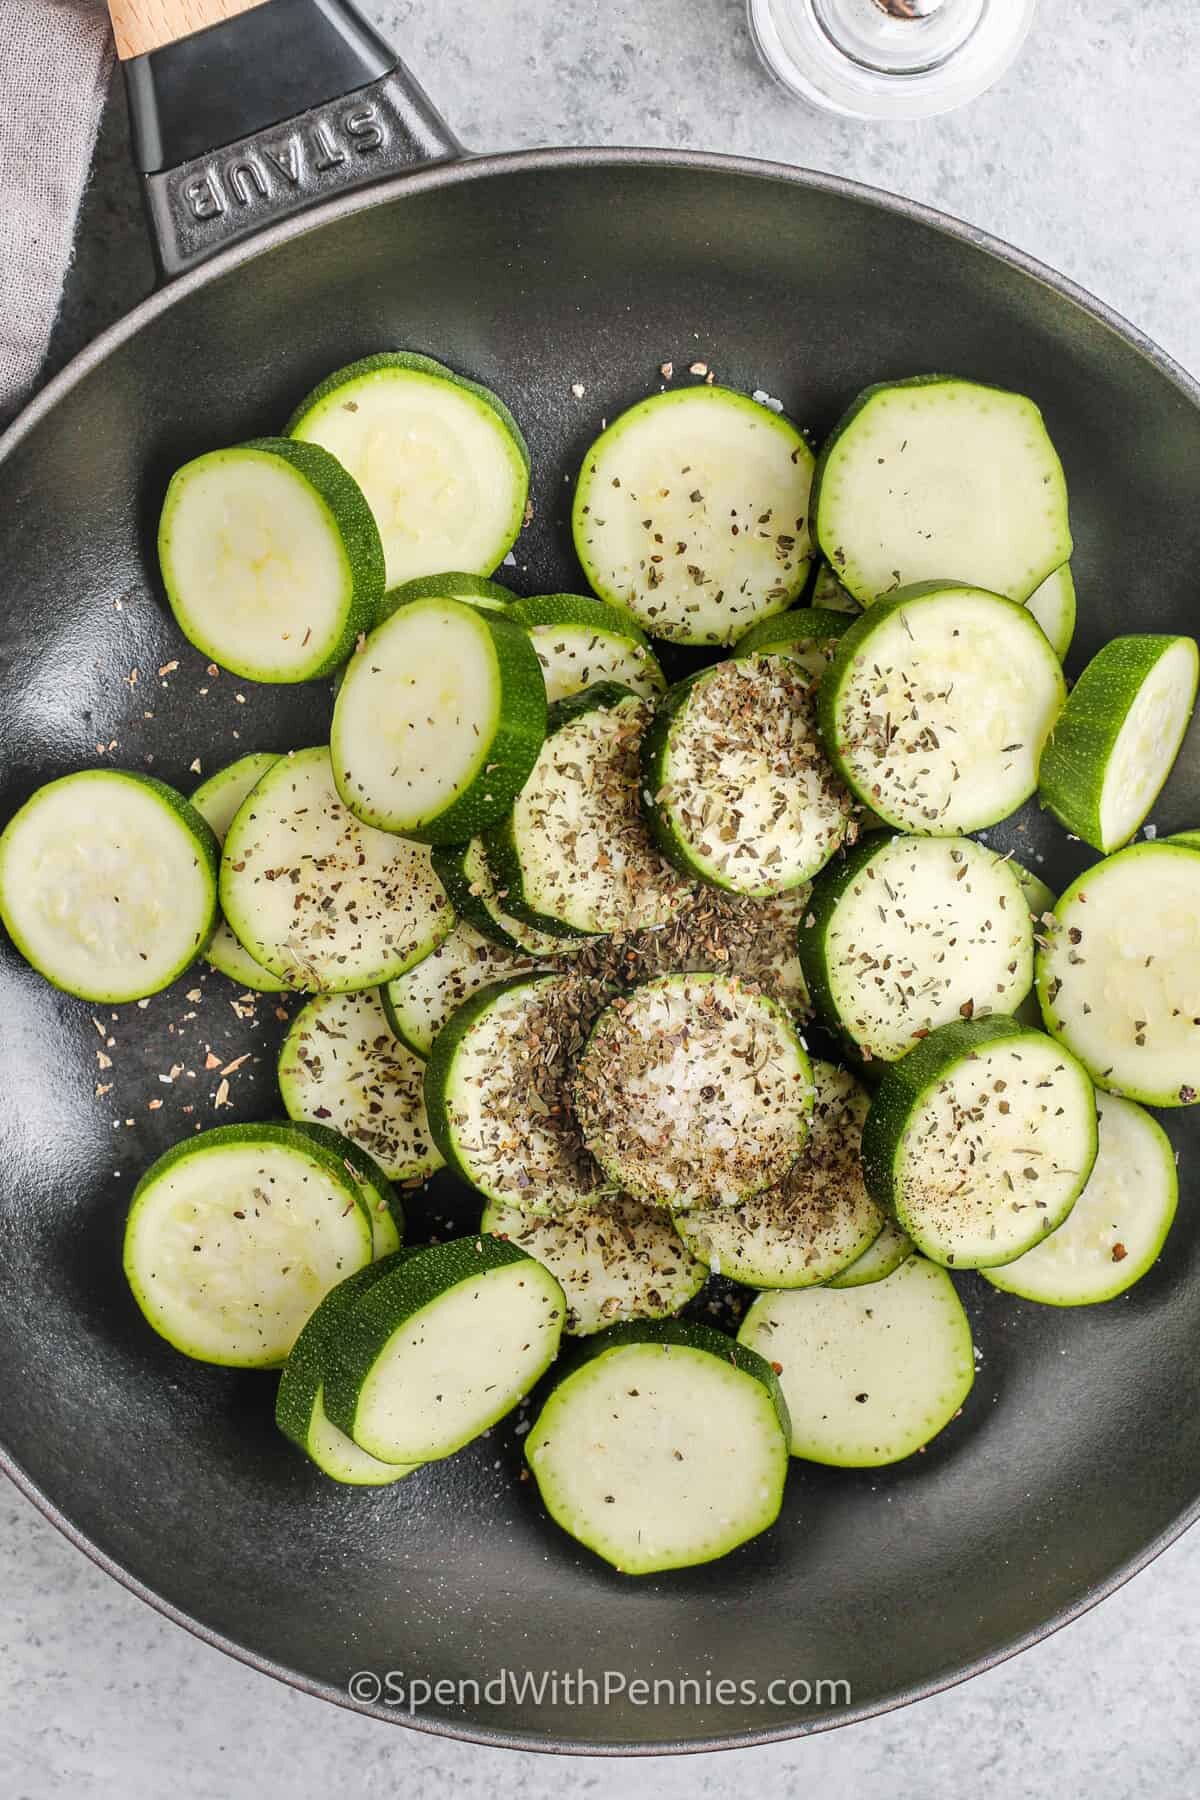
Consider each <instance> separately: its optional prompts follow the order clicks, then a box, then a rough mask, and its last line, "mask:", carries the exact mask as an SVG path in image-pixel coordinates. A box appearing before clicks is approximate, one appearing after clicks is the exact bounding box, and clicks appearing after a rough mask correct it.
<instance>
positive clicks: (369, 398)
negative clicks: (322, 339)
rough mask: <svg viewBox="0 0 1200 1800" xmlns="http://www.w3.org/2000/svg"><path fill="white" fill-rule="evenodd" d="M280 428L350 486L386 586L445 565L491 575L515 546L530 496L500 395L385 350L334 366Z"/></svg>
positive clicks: (521, 449)
mask: <svg viewBox="0 0 1200 1800" xmlns="http://www.w3.org/2000/svg"><path fill="white" fill-rule="evenodd" d="M287 430H288V434H289V436H291V437H293V438H297V439H301V440H303V441H304V442H306V443H312V444H320V445H322V446H323V447H324V448H325V449H326V450H330V451H332V452H333V454H334V456H336V457H337V459H338V461H339V462H340V463H341V464H342V465H343V466H344V467H345V468H346V469H348V470H349V471H350V474H351V475H352V476H353V477H354V479H355V480H356V481H357V482H358V484H359V486H360V487H361V489H362V491H363V493H364V494H365V495H366V497H367V501H368V503H369V504H370V507H371V511H372V513H373V514H374V516H375V519H376V522H377V523H378V526H379V531H380V535H381V537H382V539H383V550H384V556H385V558H386V563H387V586H388V587H389V588H391V587H395V586H396V585H397V584H398V583H400V582H405V581H411V580H413V579H414V577H416V576H420V575H433V574H436V573H437V572H438V571H439V570H442V569H463V570H465V571H469V572H470V571H473V572H475V573H477V574H480V575H488V574H490V573H491V571H492V570H493V569H494V568H496V567H497V566H498V565H499V564H500V563H502V562H503V561H504V558H505V557H506V556H507V554H508V552H509V551H510V550H511V548H512V546H513V544H514V543H515V542H516V538H517V534H518V532H519V531H520V529H521V525H522V522H523V520H524V517H525V506H526V502H527V500H528V497H529V451H528V450H527V448H526V446H525V440H524V438H523V437H522V436H521V433H520V430H519V429H518V426H517V422H516V420H515V419H514V418H513V416H512V414H511V413H510V412H509V410H508V408H507V407H506V406H505V405H504V402H503V401H502V400H500V399H499V398H498V397H497V395H495V394H493V393H491V392H490V391H489V390H488V389H487V388H485V387H481V386H480V385H479V384H478V383H476V382H473V381H467V380H465V379H463V378H462V377H460V376H457V375H454V374H452V373H451V371H450V370H449V369H446V368H444V367H442V365H441V364H438V363H433V362H431V360H430V359H429V358H428V357H422V356H414V355H411V354H409V353H407V352H404V351H385V352H383V353H381V354H380V355H378V356H367V357H363V358H362V359H361V360H360V361H359V362H354V363H351V364H350V365H349V366H348V367H347V368H344V369H338V370H336V371H335V373H334V374H332V375H330V376H328V377H327V379H326V380H325V381H323V382H321V383H320V385H319V386H318V387H316V388H314V389H313V391H312V393H311V394H309V395H308V396H307V397H306V398H305V399H304V400H302V401H301V403H300V405H299V406H298V407H297V409H296V411H295V413H294V414H293V415H292V417H291V419H290V420H289V421H288V426H287Z"/></svg>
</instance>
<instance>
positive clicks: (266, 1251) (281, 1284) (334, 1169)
mask: <svg viewBox="0 0 1200 1800" xmlns="http://www.w3.org/2000/svg"><path fill="white" fill-rule="evenodd" d="M371 1257H372V1245H371V1221H370V1219H369V1217H368V1216H367V1209H366V1207H365V1205H364V1204H363V1202H362V1200H361V1198H360V1195H359V1190H358V1186H357V1184H356V1183H354V1182H352V1181H351V1180H350V1178H349V1176H348V1175H347V1173H346V1170H345V1168H344V1167H343V1164H342V1161H341V1158H340V1157H339V1156H337V1155H336V1154H333V1153H331V1152H330V1151H328V1150H326V1149H325V1148H324V1147H323V1146H321V1145H319V1144H316V1143H314V1142H313V1141H312V1140H311V1139H309V1138H306V1137H305V1136H303V1135H302V1134H301V1133H300V1132H298V1131H294V1130H293V1129H292V1127H291V1126H290V1125H221V1126H217V1127H216V1128H215V1129H213V1130H211V1131H204V1132H200V1133H199V1134H198V1135H197V1136H195V1137H190V1138H185V1139H184V1141H183V1142H182V1143H181V1144H176V1145H175V1146H174V1148H173V1149H170V1150H168V1151H167V1152H166V1153H165V1154H164V1155H163V1156H160V1157H159V1159H158V1161H157V1162H156V1163H154V1164H153V1166H152V1167H151V1168H149V1169H147V1171H146V1173H145V1174H144V1175H143V1176H142V1178H141V1180H140V1181H139V1182H138V1184H137V1187H136V1188H135V1189H134V1192H133V1200H132V1202H131V1203H130V1208H129V1217H128V1220H127V1221H126V1226H125V1255H124V1263H125V1276H126V1279H127V1280H128V1282H129V1285H130V1288H131V1289H132V1290H133V1297H134V1299H135V1300H136V1301H137V1303H138V1305H139V1306H140V1307H141V1309H142V1312H143V1313H144V1314H145V1316H146V1318H147V1320H148V1321H149V1323H150V1324H151V1325H152V1326H153V1327H154V1329H155V1331H157V1332H158V1334H159V1336H160V1337H164V1338H166V1340H167V1342H168V1343H169V1344H173V1345H174V1347H175V1349H176V1350H181V1351H182V1352H183V1354H184V1355H185V1356H190V1357H193V1358H195V1359H196V1360H197V1361H198V1362H210V1363H221V1364H223V1365H224V1366H226V1367H228V1368H237V1369H265V1368H273V1367H275V1366H276V1364H278V1363H281V1362H282V1361H283V1359H284V1357H285V1356H286V1355H287V1354H288V1352H289V1350H290V1349H291V1347H292V1345H293V1344H294V1343H295V1341H296V1338H297V1336H298V1335H299V1332H300V1328H301V1326H302V1325H303V1324H304V1322H305V1320H306V1319H307V1318H308V1317H309V1316H310V1315H311V1314H312V1313H313V1312H314V1311H315V1309H316V1307H317V1306H318V1305H319V1304H320V1302H321V1301H322V1300H323V1299H324V1297H325V1295H326V1294H327V1293H328V1292H329V1290H330V1288H332V1287H335V1286H336V1285H337V1283H338V1282H339V1281H341V1280H342V1279H343V1278H344V1277H345V1276H347V1275H353V1274H354V1272H355V1271H356V1270H357V1269H361V1268H363V1267H365V1266H366V1264H367V1263H369V1262H370V1261H371Z"/></svg>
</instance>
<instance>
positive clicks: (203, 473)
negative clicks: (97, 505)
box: [158, 438, 384, 682]
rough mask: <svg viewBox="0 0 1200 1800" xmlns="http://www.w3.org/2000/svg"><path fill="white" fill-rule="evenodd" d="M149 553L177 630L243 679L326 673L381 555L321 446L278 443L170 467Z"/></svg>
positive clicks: (364, 603)
mask: <svg viewBox="0 0 1200 1800" xmlns="http://www.w3.org/2000/svg"><path fill="white" fill-rule="evenodd" d="M158 558H159V565H160V567H161V569H162V577H163V582H164V585H165V587H166V590H167V599H168V600H169V601H170V603H171V611H172V612H173V613H174V614H175V620H176V623H177V624H178V626H179V629H180V630H181V631H182V632H183V635H184V636H185V637H186V638H187V639H188V641H189V642H190V643H193V644H194V645H195V646H196V648H197V650H199V651H201V652H202V653H203V654H204V655H205V656H208V657H211V658H212V660H213V661H214V662H217V663H220V664H221V666H222V667H223V668H226V669H230V670H232V672H233V673H234V674H235V675H244V676H245V678H246V680H247V681H266V682H280V681H311V680H313V679H314V678H315V677H316V676H318V675H327V674H329V673H330V672H331V671H332V670H334V669H336V668H337V667H338V665H339V664H340V663H343V662H345V660H346V658H347V656H349V654H350V652H351V650H352V649H353V648H354V641H355V639H356V638H357V636H358V634H359V632H360V631H366V630H368V629H369V628H370V626H371V624H372V621H373V620H374V617H375V611H376V608H377V607H378V605H379V602H380V601H381V600H382V598H383V589H384V579H383V549H382V546H381V544H380V541H379V532H378V531H377V529H376V527H375V521H374V519H373V518H372V516H371V512H370V509H369V508H368V506H367V502H366V500H365V499H364V498H363V495H362V493H361V491H360V489H359V488H358V486H357V485H356V484H355V482H354V481H353V480H352V479H351V477H350V476H349V475H348V474H347V473H346V470H345V469H344V468H343V467H342V466H341V464H340V463H339V462H338V461H337V460H336V459H335V458H334V457H332V456H330V455H328V454H327V452H326V451H325V450H322V449H320V448H319V447H318V446H317V445H314V444H297V443H293V442H292V440H291V439H290V438H257V439H255V440H253V441H252V442H251V443H248V444H239V445H238V446H237V447H236V448H234V449H232V450H213V451H211V452H210V453H209V454H208V455H207V456H199V457H197V458H196V460H195V461H194V462H190V463H186V464H185V465H184V467H183V468H182V469H180V470H178V471H177V473H176V474H175V475H173V476H172V478H171V485H170V486H169V487H168V489H167V497H166V500H165V502H164V504H163V511H162V519H161V521H160V523H159V528H158Z"/></svg>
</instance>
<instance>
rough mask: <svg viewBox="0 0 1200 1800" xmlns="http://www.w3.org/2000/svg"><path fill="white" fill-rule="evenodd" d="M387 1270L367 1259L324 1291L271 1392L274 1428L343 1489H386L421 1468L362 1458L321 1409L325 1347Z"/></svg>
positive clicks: (364, 1455)
mask: <svg viewBox="0 0 1200 1800" xmlns="http://www.w3.org/2000/svg"><path fill="white" fill-rule="evenodd" d="M388 1269H389V1263H388V1262H382V1263H381V1262H374V1263H371V1264H370V1265H369V1267H367V1268H365V1269H359V1270H358V1272H357V1273H356V1274H354V1275H347V1277H346V1279H345V1281H339V1283H338V1285H337V1286H336V1287H335V1288H331V1289H330V1291H329V1293H327V1294H326V1296H325V1298H324V1299H323V1300H322V1302H321V1304H320V1306H318V1308H317V1310H316V1312H315V1313H313V1315H312V1317H311V1318H310V1319H309V1320H308V1323H307V1324H306V1325H305V1327H304V1329H303V1331H302V1332H301V1333H300V1336H299V1337H298V1338H297V1339H296V1342H295V1343H294V1344H293V1345H292V1349H291V1352H290V1354H289V1356H288V1359H287V1361H286V1362H285V1363H284V1365H283V1372H282V1374H281V1375H280V1377H279V1389H278V1392H277V1393H276V1396H275V1423H276V1424H277V1425H278V1427H279V1429H280V1431H282V1432H283V1434H284V1436H285V1437H289V1438H290V1439H291V1440H292V1442H293V1443H294V1444H296V1445H297V1446H298V1447H299V1448H300V1449H301V1450H303V1451H304V1453H305V1455H306V1456H307V1457H308V1458H309V1460H310V1461H311V1462H314V1463H315V1464H316V1465H317V1467H318V1469H320V1470H322V1472H323V1473H324V1474H326V1475H329V1476H331V1477H332V1478H333V1480H334V1481H340V1482H342V1483H343V1484H344V1485H345V1486H347V1487H389V1486H390V1485H391V1483H392V1482H394V1481H401V1480H403V1478H404V1476H405V1475H411V1474H412V1472H413V1470H414V1469H419V1468H420V1466H421V1465H420V1463H389V1462H380V1461H379V1459H378V1458H377V1457H374V1456H368V1455H367V1452H366V1451H365V1450H360V1449H359V1447H358V1445H357V1444H356V1443H355V1442H354V1440H353V1438H349V1437H347V1436H346V1433H345V1432H344V1431H339V1430H338V1427H337V1426H336V1425H334V1424H332V1423H331V1422H330V1420H329V1417H328V1415H327V1414H326V1411H325V1395H324V1389H325V1369H326V1367H327V1365H328V1362H329V1359H330V1353H331V1346H332V1345H334V1344H336V1343H337V1342H338V1341H339V1340H340V1338H341V1335H342V1332H343V1331H344V1329H345V1321H346V1317H347V1315H348V1313H349V1311H350V1309H351V1307H352V1306H353V1305H354V1303H355V1302H356V1301H357V1300H358V1298H359V1296H360V1295H361V1294H365V1293H366V1291H367V1289H368V1288H370V1287H373V1286H374V1285H375V1283H376V1282H377V1281H379V1280H380V1279H381V1278H382V1277H383V1276H384V1275H386V1274H387V1273H388Z"/></svg>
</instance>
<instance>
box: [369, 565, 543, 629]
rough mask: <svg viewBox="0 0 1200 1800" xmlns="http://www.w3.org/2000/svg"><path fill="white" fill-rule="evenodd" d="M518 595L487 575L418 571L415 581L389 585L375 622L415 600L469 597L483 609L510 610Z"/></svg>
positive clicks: (463, 598) (382, 619)
mask: <svg viewBox="0 0 1200 1800" xmlns="http://www.w3.org/2000/svg"><path fill="white" fill-rule="evenodd" d="M516 597H517V596H516V595H515V594H514V593H513V591H512V589H511V588H507V587H502V586H501V585H500V583H499V582H498V581H489V579H488V577H487V576H486V575H469V574H467V573H466V572H465V571H464V570H462V569H453V570H448V571H446V572H444V573H442V574H440V575H417V576H414V578H413V580H412V581H402V582H401V583H400V585H399V586H398V587H393V588H389V589H388V591H387V593H386V594H385V595H384V596H383V601H382V604H381V605H380V608H379V612H378V615H377V616H376V619H375V623H376V624H377V625H382V624H383V622H384V620H385V619H390V618H391V616H392V614H393V613H394V612H399V610H400V608H401V607H402V606H407V605H409V603H410V602H411V601H413V600H467V601H469V602H470V604H471V605H472V606H476V607H479V608H480V609H481V610H482V611H483V612H507V611H508V609H509V607H510V606H511V605H512V603H513V601H514V600H515V599H516Z"/></svg>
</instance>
